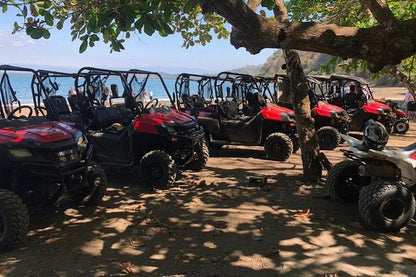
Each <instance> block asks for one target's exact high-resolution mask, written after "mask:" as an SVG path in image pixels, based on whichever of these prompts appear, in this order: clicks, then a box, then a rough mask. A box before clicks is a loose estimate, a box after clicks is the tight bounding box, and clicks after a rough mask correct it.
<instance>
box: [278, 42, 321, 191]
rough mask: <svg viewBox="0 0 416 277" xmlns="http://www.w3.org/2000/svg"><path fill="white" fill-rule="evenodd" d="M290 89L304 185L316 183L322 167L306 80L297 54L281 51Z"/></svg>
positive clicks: (319, 177)
mask: <svg viewBox="0 0 416 277" xmlns="http://www.w3.org/2000/svg"><path fill="white" fill-rule="evenodd" d="M283 52H284V54H285V60H286V66H287V73H288V76H289V79H290V89H291V91H292V92H293V109H294V110H295V114H296V128H297V131H298V135H299V144H300V149H301V156H302V165H303V178H304V181H305V182H306V183H316V182H318V181H319V180H320V179H321V177H322V165H321V163H320V161H319V158H318V157H319V144H318V139H317V136H316V131H315V120H314V119H313V118H312V115H311V108H310V100H309V95H308V86H307V80H306V78H305V75H304V73H303V69H302V64H301V60H300V58H299V54H298V53H297V52H296V51H292V50H283Z"/></svg>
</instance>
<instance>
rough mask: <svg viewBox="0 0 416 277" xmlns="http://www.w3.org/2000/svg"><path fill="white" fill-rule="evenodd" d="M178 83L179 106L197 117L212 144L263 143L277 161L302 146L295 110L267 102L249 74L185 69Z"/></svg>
mask: <svg viewBox="0 0 416 277" xmlns="http://www.w3.org/2000/svg"><path fill="white" fill-rule="evenodd" d="M192 83H194V84H192ZM175 87H176V100H177V101H178V106H179V107H182V108H183V109H184V110H185V111H187V112H188V113H190V114H193V115H195V116H196V117H197V119H198V122H199V124H200V125H201V126H203V127H204V130H205V135H206V141H208V142H209V146H210V147H212V148H214V147H215V148H217V149H219V148H220V147H221V146H222V145H225V144H240V145H263V146H264V150H265V152H266V154H267V156H268V157H269V158H270V159H272V160H278V161H285V160H287V159H288V158H289V157H290V155H291V154H292V153H293V152H295V151H296V150H297V149H298V148H299V142H298V137H297V133H296V123H295V119H294V113H293V111H292V110H289V109H287V108H284V107H280V106H277V105H267V104H266V102H265V101H264V99H262V98H261V93H260V94H259V88H258V86H257V83H256V82H255V80H254V78H253V77H252V76H250V75H245V74H238V73H232V72H222V73H220V74H218V76H216V77H209V76H203V75H197V74H185V73H184V74H181V75H180V76H179V77H178V79H177V80H176V86H175ZM189 88H190V89H189ZM192 89H194V91H195V92H194V93H192V92H191V90H192ZM214 97H215V99H214ZM181 100H182V103H181V102H180V101H181ZM191 100H192V101H191Z"/></svg>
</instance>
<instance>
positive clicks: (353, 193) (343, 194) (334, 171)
mask: <svg viewBox="0 0 416 277" xmlns="http://www.w3.org/2000/svg"><path fill="white" fill-rule="evenodd" d="M359 166H360V163H359V162H356V161H350V160H345V161H342V162H340V163H337V164H336V165H335V166H334V167H332V168H331V170H330V171H329V173H328V177H327V181H326V185H327V187H328V192H329V195H331V197H332V198H333V199H339V200H342V201H345V202H357V201H358V197H359V193H360V189H361V188H362V187H363V186H366V185H368V184H370V181H371V178H370V177H361V176H360V175H358V167H359Z"/></svg>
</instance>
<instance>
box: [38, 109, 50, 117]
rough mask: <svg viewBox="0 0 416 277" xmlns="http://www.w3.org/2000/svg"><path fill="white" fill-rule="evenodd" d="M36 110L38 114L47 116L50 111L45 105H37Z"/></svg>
mask: <svg viewBox="0 0 416 277" xmlns="http://www.w3.org/2000/svg"><path fill="white" fill-rule="evenodd" d="M35 112H36V114H38V113H40V114H41V115H42V116H47V115H48V113H49V112H48V109H46V108H45V107H36V108H35Z"/></svg>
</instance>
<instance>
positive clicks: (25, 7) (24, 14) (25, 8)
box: [22, 5, 27, 17]
mask: <svg viewBox="0 0 416 277" xmlns="http://www.w3.org/2000/svg"><path fill="white" fill-rule="evenodd" d="M22 15H23V16H24V17H26V16H27V6H26V5H25V6H24V7H23V11H22Z"/></svg>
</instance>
